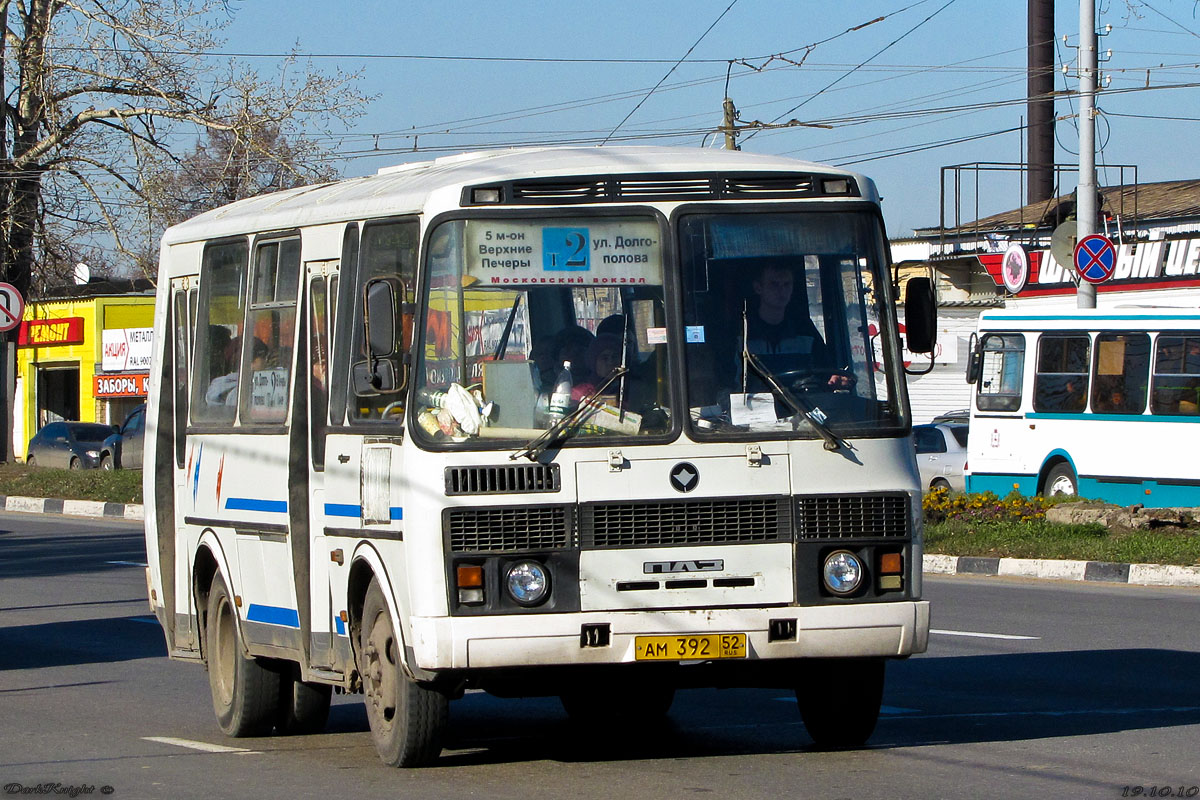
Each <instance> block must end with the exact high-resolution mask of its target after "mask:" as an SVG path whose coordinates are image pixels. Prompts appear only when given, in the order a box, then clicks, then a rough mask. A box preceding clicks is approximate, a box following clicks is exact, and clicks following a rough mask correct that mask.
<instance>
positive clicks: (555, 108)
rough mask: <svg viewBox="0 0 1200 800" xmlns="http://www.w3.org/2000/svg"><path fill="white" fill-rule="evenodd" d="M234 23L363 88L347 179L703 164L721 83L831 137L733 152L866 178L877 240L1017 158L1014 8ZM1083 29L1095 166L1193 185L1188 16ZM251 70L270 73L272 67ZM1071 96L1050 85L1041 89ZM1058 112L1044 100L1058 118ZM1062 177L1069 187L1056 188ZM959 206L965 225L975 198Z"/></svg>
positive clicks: (1123, 12)
mask: <svg viewBox="0 0 1200 800" xmlns="http://www.w3.org/2000/svg"><path fill="white" fill-rule="evenodd" d="M731 2H732V7H730V5H731ZM235 8H236V9H237V13H236V16H235V17H234V20H233V23H232V24H231V25H230V27H229V29H228V30H227V32H226V34H227V37H228V45H227V48H226V52H236V53H255V54H264V55H267V56H269V55H270V54H278V53H283V52H286V51H288V50H289V49H291V48H292V47H293V46H297V47H298V48H299V50H300V51H301V52H302V53H308V54H313V55H315V56H318V58H316V59H315V62H314V63H316V64H317V65H318V66H320V67H323V68H329V69H332V68H334V67H336V68H340V69H342V70H345V71H356V70H360V69H361V70H362V72H363V79H362V81H361V83H360V87H361V89H362V90H363V91H364V92H366V93H369V94H374V95H378V98H377V99H376V100H375V101H374V102H373V103H372V104H371V105H370V107H369V108H368V111H367V114H366V115H365V116H364V117H363V118H361V119H359V120H357V121H356V123H355V125H354V127H353V129H352V130H350V131H346V135H345V136H344V137H343V139H342V141H341V142H340V145H339V150H340V151H341V152H343V153H345V154H347V155H348V156H350V157H348V158H346V159H345V160H343V161H341V162H339V164H338V166H339V167H340V169H341V170H342V172H343V174H345V175H348V176H351V175H362V174H367V173H370V172H373V171H375V170H376V169H378V168H380V167H382V166H386V165H388V164H393V163H399V162H402V161H411V160H419V159H427V158H432V157H436V156H438V155H443V154H445V153H450V152H460V151H463V150H470V149H476V148H478V147H483V146H494V145H503V144H511V143H554V142H569V141H581V140H582V141H588V142H593V141H597V140H601V139H604V138H605V137H606V136H609V135H610V134H611V136H610V138H609V144H610V145H616V144H620V143H621V140H623V139H625V137H640V138H638V139H637V142H638V143H653V144H677V145H682V146H689V147H699V146H701V145H702V144H708V145H712V143H713V139H714V136H712V135H707V137H706V133H705V132H706V131H709V130H712V129H715V128H716V126H718V125H719V124H720V120H721V101H722V98H723V97H724V96H725V92H726V80H727V76H728V87H729V95H730V96H731V97H732V98H733V100H734V102H735V104H736V105H737V107H738V108H739V110H740V112H741V117H742V120H743V121H750V120H761V121H764V122H770V121H774V120H777V119H779V120H788V119H792V118H796V119H799V120H800V121H803V122H815V123H819V124H822V125H829V126H831V127H793V128H788V129H784V130H772V131H762V132H760V133H757V134H756V135H754V136H747V135H743V137H742V144H743V149H745V150H750V151H756V152H764V153H774V154H786V155H789V156H793V157H796V158H801V159H808V160H813V161H823V162H827V163H833V164H841V165H846V166H849V167H851V168H853V169H856V170H858V171H861V172H864V173H866V174H868V175H870V176H871V177H873V178H875V180H876V182H877V183H878V185H879V187H880V191H881V193H882V194H883V196H884V213H885V218H886V220H887V224H888V232H889V234H890V235H892V236H900V235H904V234H906V233H908V232H909V231H911V230H912V229H913V228H914V227H924V226H931V225H936V224H937V223H938V217H939V212H938V207H939V183H940V169H941V167H943V166H945V165H949V164H962V163H969V162H981V161H1004V162H1013V161H1018V160H1020V158H1021V157H1022V153H1021V138H1020V134H1019V133H1018V132H1016V131H1015V130H1013V129H1015V128H1017V127H1019V126H1020V125H1021V122H1022V119H1023V117H1024V115H1025V113H1026V112H1025V106H1024V104H1023V102H1019V101H1020V100H1021V98H1023V97H1024V95H1025V74H1024V69H1025V63H1026V54H1025V42H1026V13H1025V9H1026V3H1025V2H1023V1H1022V0H853V1H850V2H848V1H847V0H790V1H785V0H736V2H735V1H734V0H653V1H652V2H647V1H646V0H641V1H640V2H632V1H627V0H614V1H611V2H576V1H575V0H560V1H559V2H546V1H545V0H506V1H505V2H502V3H497V2H482V1H481V0H479V1H471V0H439V2H437V3H395V2H383V1H382V0H345V1H344V2H341V3H329V2H316V0H242V2H240V3H237V4H235ZM879 18H882V19H879ZM1097 19H1098V22H1099V25H1100V26H1101V27H1102V26H1103V25H1104V24H1106V23H1107V24H1111V25H1112V26H1113V30H1112V32H1111V34H1109V35H1107V36H1105V37H1103V38H1102V40H1101V51H1102V52H1103V51H1104V50H1107V49H1109V48H1111V49H1112V50H1113V55H1112V58H1111V60H1109V61H1108V62H1107V63H1106V64H1104V65H1103V69H1104V70H1105V71H1106V72H1107V73H1108V74H1111V76H1112V84H1111V89H1110V91H1109V92H1108V93H1106V94H1104V95H1102V96H1101V98H1100V100H1099V105H1100V108H1101V109H1102V111H1103V112H1104V116H1103V118H1102V119H1100V120H1099V121H1098V124H1097V131H1098V139H1099V144H1100V145H1101V146H1102V148H1103V149H1102V150H1101V151H1100V152H1099V153H1098V155H1097V163H1098V164H1099V165H1115V164H1132V165H1136V166H1137V167H1138V174H1137V175H1138V179H1139V180H1140V181H1141V182H1142V183H1146V182H1151V181H1160V180H1172V179H1178V178H1194V177H1200V88H1193V87H1186V88H1173V89H1167V88H1160V87H1165V86H1169V85H1178V84H1192V83H1195V84H1197V85H1198V86H1200V10H1198V6H1197V4H1196V2H1194V0H1104V2H1102V3H1101V4H1100V6H1099V10H1098V13H1097ZM718 20H719V21H718ZM872 20H878V21H874V22H872ZM1078 22H1079V8H1078V4H1077V3H1076V2H1075V0H1058V5H1057V10H1056V34H1057V36H1058V45H1057V51H1058V54H1059V60H1060V63H1067V64H1068V65H1070V66H1074V64H1075V61H1076V51H1075V49H1074V46H1075V45H1077V44H1078ZM714 23H715V25H714ZM864 23H871V24H866V25H865V26H864ZM710 26H711V30H709V28H710ZM858 26H864V27H859V29H858V30H850V29H851V28H855V27H858ZM706 31H708V32H707V33H706ZM1064 34H1066V35H1067V36H1068V41H1067V43H1066V44H1064V43H1063V42H1062V37H1063V35H1064ZM810 45H811V46H812V47H810ZM693 46H694V49H692V50H691V53H690V55H688V58H687V60H685V61H684V62H683V63H680V64H678V65H677V66H676V61H677V60H678V59H681V58H683V57H684V55H685V54H687V53H688V51H689V48H693ZM332 54H337V55H338V57H337V58H325V57H322V56H327V55H332ZM779 54H784V58H774V59H773V58H771V57H772V56H775V55H779ZM365 56H376V57H372V58H368V57H365ZM730 62H733V65H732V67H731V66H730ZM251 63H254V64H258V65H260V68H261V69H262V71H263V73H264V75H269V74H271V71H272V70H273V69H275V68H276V65H277V63H278V61H277V60H276V59H273V58H270V57H266V58H256V59H254V60H253V61H252V62H251ZM673 67H674V69H673V71H672V68H673ZM668 72H670V74H669V76H668ZM660 82H661V85H659V84H660ZM656 85H659V86H658V88H657V90H655V91H653V92H651V89H652V88H653V87H655V86H656ZM1077 85H1078V83H1077V81H1076V79H1075V78H1074V77H1073V75H1072V77H1070V78H1069V79H1067V78H1064V77H1063V76H1062V74H1061V73H1059V76H1058V79H1057V87H1056V88H1058V89H1065V88H1068V86H1069V87H1070V88H1076V87H1077ZM1147 85H1148V86H1149V87H1151V88H1150V89H1147V88H1146V87H1147ZM1013 101H1018V102H1013ZM639 103H640V106H639ZM635 108H636V111H635ZM1077 108H1078V105H1077V104H1076V103H1074V102H1073V101H1071V102H1068V101H1067V100H1066V99H1065V98H1064V99H1062V100H1060V101H1059V102H1058V104H1057V108H1056V113H1057V114H1058V115H1060V116H1063V115H1071V114H1072V113H1073V112H1074V111H1075V110H1077ZM630 112H634V113H632V115H630ZM626 117H628V119H626ZM1173 117H1174V118H1180V119H1172V118H1173ZM1006 131H1007V132H1006ZM951 142H954V143H952V144H950V143H951ZM1077 145H1078V134H1077V132H1076V129H1075V126H1074V119H1065V120H1061V121H1060V122H1059V123H1058V147H1057V160H1058V162H1059V163H1060V164H1072V165H1073V164H1076V163H1077V156H1076V155H1075V153H1076V152H1077ZM414 146H415V147H416V148H417V150H418V152H412V150H413V148H414ZM376 147H378V148H379V153H378V154H376V153H375V148H376ZM1126 178H1127V179H1131V178H1132V172H1127V173H1126ZM1065 180H1066V181H1068V182H1069V184H1070V185H1067V186H1066V187H1065V188H1066V189H1067V190H1069V189H1070V188H1072V186H1073V181H1074V175H1068V176H1066V178H1065ZM1120 180H1121V178H1120V175H1119V173H1118V172H1117V171H1115V170H1111V169H1110V170H1108V171H1104V170H1102V171H1101V173H1100V175H1099V182H1100V183H1101V184H1102V185H1106V184H1113V183H1118V182H1120ZM967 188H968V194H967V196H966V198H965V202H964V214H965V218H968V219H969V218H971V217H973V216H974V213H975V202H976V201H975V192H974V187H973V186H968V187H967ZM979 188H980V192H979V213H980V214H987V213H992V212H995V211H1000V210H1004V209H1007V208H1011V207H1014V206H1016V205H1018V204H1019V203H1020V201H1021V196H1020V193H1019V190H1018V187H1017V185H1016V183H1015V182H1014V181H1013V180H1011V179H1003V178H1000V177H995V178H985V179H983V180H981V181H980V187H979Z"/></svg>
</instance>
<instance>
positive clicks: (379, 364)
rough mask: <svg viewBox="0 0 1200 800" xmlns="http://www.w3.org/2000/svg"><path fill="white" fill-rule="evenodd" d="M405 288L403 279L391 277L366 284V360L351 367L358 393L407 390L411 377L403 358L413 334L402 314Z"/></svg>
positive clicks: (364, 322) (364, 298)
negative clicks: (406, 386)
mask: <svg viewBox="0 0 1200 800" xmlns="http://www.w3.org/2000/svg"><path fill="white" fill-rule="evenodd" d="M404 289H405V287H404V282H403V281H401V280H399V279H398V278H391V277H386V278H372V279H371V280H369V281H367V282H366V284H365V285H364V286H363V328H364V330H363V333H364V338H365V345H366V356H367V360H366V361H360V362H358V363H356V364H354V366H353V367H352V369H351V373H352V375H351V380H352V381H353V383H354V391H355V393H356V394H359V395H370V394H394V393H396V392H400V391H403V390H404V387H405V385H406V383H407V380H408V372H407V370H406V369H405V364H404V359H405V357H406V354H407V353H408V348H409V343H410V337H411V336H412V326H411V324H404V323H405V322H406V320H404V319H403V317H402V315H401V303H402V299H403V298H404V295H405V291H404ZM397 333H399V334H400V335H399V336H397Z"/></svg>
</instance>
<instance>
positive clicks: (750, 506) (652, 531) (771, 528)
mask: <svg viewBox="0 0 1200 800" xmlns="http://www.w3.org/2000/svg"><path fill="white" fill-rule="evenodd" d="M579 528H580V546H581V547H583V548H584V549H595V550H602V549H617V548H625V547H663V546H671V545H691V544H754V543H759V542H786V541H790V540H791V537H792V513H791V503H790V501H789V499H788V498H787V497H746V498H729V499H712V500H673V501H661V502H632V503H592V504H585V505H581V506H580V507H579Z"/></svg>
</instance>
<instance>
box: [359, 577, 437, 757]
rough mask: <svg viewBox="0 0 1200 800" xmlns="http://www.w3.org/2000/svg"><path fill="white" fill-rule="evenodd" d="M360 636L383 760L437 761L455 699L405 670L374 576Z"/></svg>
mask: <svg viewBox="0 0 1200 800" xmlns="http://www.w3.org/2000/svg"><path fill="white" fill-rule="evenodd" d="M359 636H360V639H359V648H358V652H359V656H358V658H359V663H358V671H359V673H360V674H361V675H362V684H363V695H364V702H365V704H366V707H367V721H368V722H369V723H370V725H371V738H372V739H374V740H375V749H376V751H378V753H379V758H380V759H381V760H382V761H383V763H385V764H387V765H389V766H392V767H421V766H426V765H428V764H431V763H433V762H434V761H435V760H436V759H437V757H438V756H439V755H440V754H441V752H442V736H443V734H444V733H445V730H446V725H447V722H448V720H449V717H450V702H449V700H448V699H447V698H446V696H445V695H444V694H442V693H441V692H438V691H435V690H433V689H429V688H426V687H424V686H421V685H420V684H418V683H416V682H415V681H413V680H412V679H411V678H409V677H408V675H407V674H406V673H405V672H404V667H403V665H402V664H401V663H400V658H401V653H400V641H399V639H398V638H397V637H396V632H395V627H394V625H393V623H392V617H391V614H390V613H388V607H387V603H386V602H385V601H384V599H383V591H382V590H381V589H380V588H379V584H378V583H377V582H376V581H374V580H372V581H371V586H370V588H368V589H367V597H366V601H365V602H364V604H363V616H362V627H361V630H360V632H359Z"/></svg>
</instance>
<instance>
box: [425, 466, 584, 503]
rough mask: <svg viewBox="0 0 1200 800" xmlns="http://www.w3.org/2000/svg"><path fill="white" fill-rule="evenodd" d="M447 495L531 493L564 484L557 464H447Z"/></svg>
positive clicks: (554, 488) (558, 488)
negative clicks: (454, 465)
mask: <svg viewBox="0 0 1200 800" xmlns="http://www.w3.org/2000/svg"><path fill="white" fill-rule="evenodd" d="M445 478H446V495H447V496H454V495H464V494H529V493H535V492H557V491H559V490H560V489H561V488H562V480H561V478H560V476H559V468H558V464H500V465H498V466H490V465H483V466H470V467H446V473H445Z"/></svg>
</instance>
